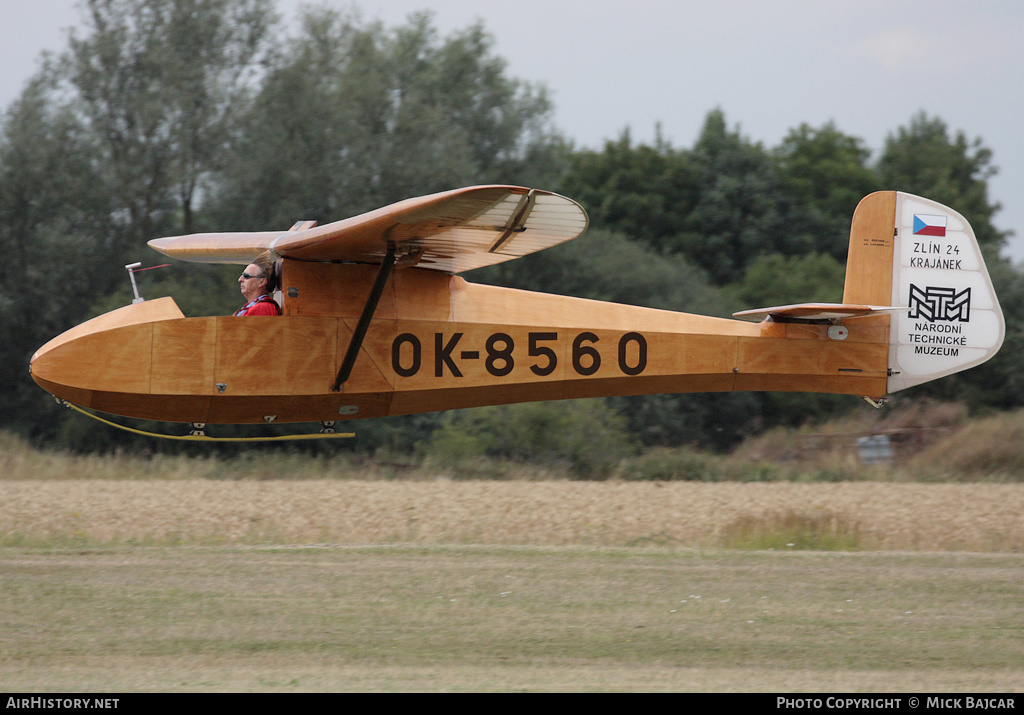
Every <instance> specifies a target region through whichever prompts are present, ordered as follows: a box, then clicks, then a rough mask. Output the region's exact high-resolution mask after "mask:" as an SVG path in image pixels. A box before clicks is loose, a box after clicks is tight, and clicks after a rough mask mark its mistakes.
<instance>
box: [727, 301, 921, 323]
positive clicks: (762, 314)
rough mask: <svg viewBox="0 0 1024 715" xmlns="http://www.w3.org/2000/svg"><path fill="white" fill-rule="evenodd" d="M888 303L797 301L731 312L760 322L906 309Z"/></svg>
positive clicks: (857, 315)
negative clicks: (771, 306) (796, 302)
mask: <svg viewBox="0 0 1024 715" xmlns="http://www.w3.org/2000/svg"><path fill="white" fill-rule="evenodd" d="M906 310H907V308H900V307H895V306H890V305H851V304H846V303H799V304H796V305H780V306H777V307H774V308H755V309H754V310H743V311H740V312H739V313H733V314H732V317H734V318H739V319H740V320H749V321H751V322H754V323H760V322H761V321H763V320H767V319H769V318H770V319H772V320H784V321H819V320H830V321H841V320H843V319H844V318H862V317H864V316H866V315H888V314H891V313H893V312H896V311H906Z"/></svg>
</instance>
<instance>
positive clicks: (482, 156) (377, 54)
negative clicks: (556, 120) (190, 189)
mask: <svg viewBox="0 0 1024 715" xmlns="http://www.w3.org/2000/svg"><path fill="white" fill-rule="evenodd" d="M492 44H493V40H492V39H491V37H490V36H489V35H488V34H487V33H486V32H485V31H484V29H483V27H482V26H480V25H472V26H470V27H469V28H467V29H466V30H464V31H462V32H458V33H455V34H454V35H452V36H451V37H449V38H447V39H446V40H444V41H440V40H439V39H438V37H437V34H436V32H435V30H434V29H433V26H432V24H431V20H430V17H429V15H422V14H421V15H414V16H412V17H411V19H410V21H409V24H408V25H406V26H403V27H399V28H396V29H394V30H386V29H385V28H384V27H383V26H382V25H381V24H380V23H368V24H364V23H362V22H361V21H360V19H359V17H358V16H357V15H355V14H353V13H347V14H346V13H341V12H338V11H335V10H330V9H325V8H320V9H314V10H308V11H307V12H306V14H305V15H304V16H303V22H302V30H301V32H300V34H299V36H298V37H297V38H294V39H292V40H290V41H289V42H288V52H287V54H286V55H281V56H279V57H278V58H277V60H276V61H275V63H274V65H273V67H272V68H271V71H270V72H269V74H268V76H267V78H266V80H265V82H264V83H263V85H262V88H261V91H260V93H259V96H258V98H257V100H256V103H255V106H254V107H253V110H252V111H251V112H250V113H249V114H248V115H247V116H246V117H244V118H243V121H242V131H241V132H240V134H239V136H238V137H237V141H236V142H235V144H234V149H233V154H232V161H231V162H230V164H229V165H228V166H227V168H226V170H225V171H224V172H223V174H222V184H221V187H220V191H219V194H218V204H219V210H218V216H219V218H220V220H222V221H225V222H228V221H231V222H233V224H234V225H237V224H238V223H242V224H244V225H247V226H250V227H256V228H267V227H271V226H287V225H290V223H291V222H293V221H294V220H296V219H298V218H313V219H317V220H320V221H328V220H337V219H341V218H345V217H348V216H352V215H355V214H358V213H361V212H364V211H368V210H371V209H374V208H378V207H380V206H385V205H387V204H390V203H393V202H395V201H399V200H402V199H405V198H408V197H410V196H416V195H420V194H425V193H431V192H434V191H441V190H446V189H451V188H455V187H458V186H466V185H472V184H477V183H500V182H511V183H517V182H518V181H519V180H520V179H521V178H523V177H525V176H528V177H530V178H536V177H537V176H538V175H539V169H538V165H543V164H545V162H549V163H550V165H551V166H552V172H553V173H557V170H558V168H557V157H558V156H560V153H561V152H562V151H563V146H564V145H563V144H562V143H560V142H559V141H556V140H555V139H554V135H553V130H551V129H550V121H549V120H550V113H551V104H550V102H549V100H548V98H547V94H546V92H545V90H544V89H543V88H538V87H534V86H533V85H530V84H528V83H525V82H521V81H519V80H515V79H512V78H509V77H508V76H507V75H506V72H505V62H504V60H502V59H501V58H498V57H496V56H494V55H493V53H492V50H491V46H492ZM549 145H550V151H548V149H547V148H546V147H548V146H549ZM527 160H529V162H530V164H529V166H528V165H527Z"/></svg>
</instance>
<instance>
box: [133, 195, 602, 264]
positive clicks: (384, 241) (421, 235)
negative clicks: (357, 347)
mask: <svg viewBox="0 0 1024 715" xmlns="http://www.w3.org/2000/svg"><path fill="white" fill-rule="evenodd" d="M587 225H588V218H587V214H586V212H585V211H584V210H583V208H582V207H581V206H580V205H579V204H578V203H576V202H575V201H573V200H571V199H568V198H566V197H564V196H560V195H558V194H554V193H551V192H548V191H540V190H537V189H529V188H525V187H520V186H473V187H469V188H464V189H455V190H453V191H445V192H442V193H438V194H431V195H429V196H420V197H417V198H413V199H406V200H405V201H401V202H399V203H396V204H392V205H390V206H385V207H383V208H379V209H376V210H375V211H370V212H368V213H365V214H361V215H359V216H353V217H352V218H347V219H344V220H341V221H336V222H334V223H330V224H326V225H324V226H315V227H312V228H306V229H302V230H292V231H258V232H248V233H201V234H192V235H188V236H173V237H168V238H157V239H154V240H152V241H150V242H149V245H150V246H151V247H152V248H153V249H155V250H157V251H159V252H160V253H163V254H165V255H167V256H170V257H172V258H177V259H180V260H184V261H194V262H199V263H238V264H242V265H244V264H246V263H249V262H250V261H251V260H252V259H253V258H254V257H255V256H257V255H258V254H260V253H262V252H263V251H268V250H269V251H272V252H274V253H276V254H277V255H279V256H282V257H284V258H292V259H296V260H302V261H351V262H357V263H380V262H381V260H382V259H383V258H384V256H385V254H386V253H387V250H388V246H389V245H394V246H395V247H396V249H397V251H398V253H399V255H400V256H403V255H404V256H405V257H406V260H408V261H409V262H413V263H415V264H416V265H417V266H419V267H421V268H429V269H432V270H437V271H443V272H447V273H461V272H463V271H468V270H472V269H474V268H481V267H483V266H489V265H493V264H496V263H501V262H503V261H508V260H511V259H513V258H519V257H520V256H525V255H527V254H529V253H534V252H535V251H540V250H543V249H545V248H550V247H551V246H555V245H558V244H559V243H563V242H565V241H568V240H571V239H573V238H576V237H577V236H579V235H581V234H582V233H583V232H584V231H586V229H587Z"/></svg>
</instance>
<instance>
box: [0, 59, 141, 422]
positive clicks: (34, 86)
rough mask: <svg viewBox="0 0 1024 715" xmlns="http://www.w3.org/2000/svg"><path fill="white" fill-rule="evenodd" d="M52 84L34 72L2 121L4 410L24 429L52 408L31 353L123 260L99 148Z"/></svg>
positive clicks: (70, 320) (0, 403)
mask: <svg viewBox="0 0 1024 715" xmlns="http://www.w3.org/2000/svg"><path fill="white" fill-rule="evenodd" d="M51 90H52V86H51V85H50V83H49V81H48V79H47V77H46V76H45V73H44V74H40V75H38V76H36V77H35V78H34V79H33V80H32V81H31V82H30V83H29V84H28V86H27V87H26V89H25V90H24V91H23V93H22V95H21V96H20V98H19V99H18V100H17V101H16V102H15V103H14V104H13V105H12V106H11V107H10V108H9V109H8V111H7V112H6V113H5V114H4V116H3V119H2V122H0V250H2V251H3V255H4V257H5V263H6V266H7V270H6V275H5V277H4V278H5V279H4V281H3V283H2V284H0V335H3V336H4V343H3V346H2V351H3V359H2V360H0V379H2V380H3V384H4V385H5V389H4V390H3V392H2V393H0V408H2V410H0V412H2V414H3V418H2V419H3V421H4V422H5V423H6V424H8V425H16V426H18V427H20V428H23V429H25V430H26V431H27V430H29V429H30V428H31V427H32V426H33V424H37V423H38V422H39V421H40V420H42V419H44V418H45V417H46V416H48V415H50V414H51V411H50V410H48V409H47V408H48V407H49V405H51V404H52V401H51V402H50V403H44V400H43V394H42V393H41V392H40V390H39V389H38V388H37V387H36V386H35V384H34V383H32V381H31V380H30V378H29V375H28V370H27V366H28V363H29V358H30V357H31V355H32V353H33V352H34V351H35V350H36V349H37V348H39V347H40V346H41V345H42V344H43V343H45V342H46V341H47V340H49V339H50V338H52V337H53V336H55V335H57V334H58V333H60V332H62V331H64V330H66V329H67V328H69V327H71V326H72V325H73V324H74V323H75V322H76V319H78V318H79V317H80V316H82V315H83V314H84V313H85V312H86V311H87V310H88V307H89V305H90V304H91V303H92V301H93V300H94V297H95V295H96V294H97V293H102V292H104V291H105V290H108V289H109V288H110V286H111V285H112V281H113V280H114V277H115V275H116V273H117V269H118V268H120V269H121V270H122V271H123V268H121V267H120V266H118V261H120V263H121V265H122V266H123V264H124V261H123V260H121V249H122V247H123V246H122V244H121V243H119V242H118V241H117V240H116V237H117V233H116V232H115V231H113V230H112V226H111V222H110V212H111V206H112V203H111V201H110V196H109V194H108V192H107V191H106V187H105V185H104V183H103V181H102V178H101V177H100V176H99V175H98V174H97V166H98V161H97V159H98V157H97V151H96V146H95V144H94V142H92V141H91V138H90V137H89V136H87V135H86V134H84V133H83V132H82V129H81V126H80V124H79V123H78V121H77V118H76V117H75V116H74V115H73V114H72V113H70V112H68V111H67V110H65V109H62V108H60V107H57V106H54V105H53V103H51V102H50V101H49V93H50V91H51ZM104 239H106V240H104ZM44 404H46V406H45V407H44Z"/></svg>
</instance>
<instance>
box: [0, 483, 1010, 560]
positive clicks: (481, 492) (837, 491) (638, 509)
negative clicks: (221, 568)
mask: <svg viewBox="0 0 1024 715" xmlns="http://www.w3.org/2000/svg"><path fill="white" fill-rule="evenodd" d="M0 493H2V503H0V544H7V545H18V544H25V545H31V544H41V545H45V544H69V543H81V544H92V545H96V544H117V543H122V544H123V543H135V544H146V543H149V544H178V543H181V544H256V543H275V544H311V543H335V544H384V543H408V544H469V543H473V544H506V545H507V544H517V545H577V544H579V545H595V546H623V545H646V544H655V545H675V546H687V547H718V546H732V547H741V548H768V547H772V546H776V547H779V548H826V549H828V548H831V549H850V548H855V549H862V550H910V551H937V550H938V551H989V552H1019V551H1024V516H1022V515H1024V485H1022V484H973V485H966V484H897V483H872V482H847V483H834V484H797V483H789V482H779V483H692V482H669V483H661V482H654V483H651V482H571V481H541V482H527V481H504V482H496V481H475V482H474V481H468V482H453V481H446V480H436V481H418V482H411V481H372V482H366V481H346V480H306V481H233V482H224V481H211V480H173V481H170V480H146V481H112V480H61V481H53V480H50V481H11V480H8V481H0ZM780 539H781V541H780ZM788 544H794V546H788ZM797 545H799V546H797Z"/></svg>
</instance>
